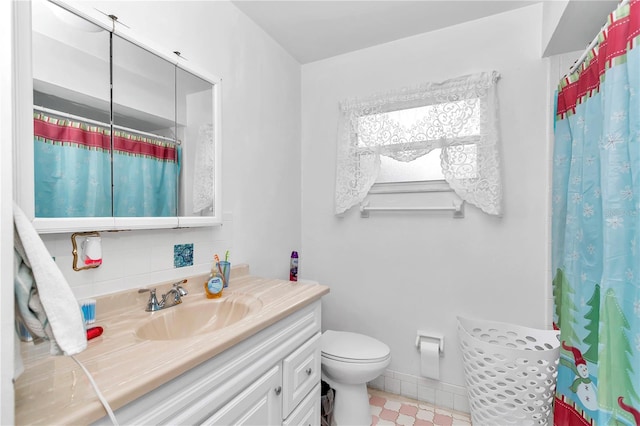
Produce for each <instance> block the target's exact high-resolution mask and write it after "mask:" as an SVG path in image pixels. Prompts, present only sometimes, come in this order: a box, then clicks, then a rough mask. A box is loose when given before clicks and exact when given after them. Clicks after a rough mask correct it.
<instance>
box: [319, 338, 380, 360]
mask: <svg viewBox="0 0 640 426" xmlns="http://www.w3.org/2000/svg"><path fill="white" fill-rule="evenodd" d="M321 347H322V354H323V355H325V356H329V357H331V358H338V359H340V358H341V359H345V360H354V361H363V362H367V361H368V362H373V361H378V360H381V359H385V358H387V357H388V356H389V353H390V352H391V351H390V350H389V346H387V345H385V344H384V343H382V342H381V341H379V340H376V339H374V338H373V337H369V336H365V335H364V334H358V333H350V332H348V331H334V330H327V331H325V332H324V333H323V334H322V343H321Z"/></svg>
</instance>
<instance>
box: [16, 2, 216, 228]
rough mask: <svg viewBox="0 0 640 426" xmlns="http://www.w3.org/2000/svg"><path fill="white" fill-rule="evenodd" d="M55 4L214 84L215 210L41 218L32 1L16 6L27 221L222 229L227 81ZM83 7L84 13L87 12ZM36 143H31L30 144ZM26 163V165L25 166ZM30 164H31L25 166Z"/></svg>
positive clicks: (20, 198) (97, 18)
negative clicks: (36, 195)
mask: <svg viewBox="0 0 640 426" xmlns="http://www.w3.org/2000/svg"><path fill="white" fill-rule="evenodd" d="M46 1H50V2H51V3H54V4H56V5H58V6H60V7H62V8H64V9H66V10H67V11H69V12H71V13H73V14H75V15H77V16H79V17H80V18H82V19H85V20H87V21H89V22H91V23H93V24H95V25H98V26H99V27H101V28H103V29H104V30H106V31H109V32H112V33H114V34H117V35H118V36H119V37H122V38H124V39H125V40H127V41H129V42H131V43H133V44H135V45H137V46H138V47H140V48H142V49H145V50H147V51H149V52H150V53H153V54H154V55H157V56H159V57H160V58H162V59H164V60H166V61H167V62H169V63H171V64H173V65H175V66H176V67H178V68H180V69H182V70H184V71H186V72H188V73H190V74H193V75H195V76H197V77H199V78H201V79H203V80H206V81H208V82H209V83H211V84H212V86H213V90H212V95H213V99H212V102H213V108H214V111H213V117H212V119H213V127H214V140H215V148H214V152H215V154H214V155H215V162H214V211H213V216H177V217H73V218H39V217H35V199H34V176H33V172H34V153H33V101H32V100H33V73H32V60H31V54H32V53H31V52H32V48H31V38H32V37H31V31H32V29H31V28H32V26H31V2H30V1H28V2H19V3H22V6H21V7H17V8H16V18H17V22H18V23H20V24H21V25H17V28H19V30H18V33H17V37H16V38H17V40H16V41H17V44H18V46H19V47H20V48H21V50H20V51H21V52H23V54H21V55H18V56H19V58H17V61H16V68H17V70H18V74H17V75H18V76H19V77H17V78H16V80H17V81H16V82H15V83H16V84H15V91H16V92H15V93H16V98H17V99H18V101H17V103H18V104H19V105H18V108H17V109H18V111H17V116H18V118H17V122H18V124H17V129H18V132H17V133H18V138H17V140H18V141H20V142H17V143H16V150H15V153H16V155H15V156H14V164H16V170H17V172H16V185H15V200H16V202H17V203H18V205H20V206H21V208H22V209H23V211H24V212H25V214H26V215H27V217H29V218H31V219H32V223H33V225H34V227H35V228H36V230H37V231H38V232H39V233H41V234H45V233H64V232H81V231H96V230H98V231H120V230H136V229H168V228H190V227H205V226H219V225H222V182H221V179H222V157H221V155H222V129H221V121H222V119H221V117H222V109H221V98H222V92H221V83H222V80H221V79H220V78H218V77H216V76H213V75H211V74H209V73H207V72H205V71H203V70H202V69H199V68H198V67H196V66H193V65H192V64H189V65H187V64H185V60H184V59H183V58H182V57H181V56H180V55H177V54H175V53H174V52H167V51H165V50H164V49H159V48H156V47H152V45H151V44H150V43H148V42H147V41H146V40H145V41H144V42H142V41H141V39H140V37H136V35H135V33H134V32H133V31H131V30H129V29H128V28H125V27H124V26H122V25H118V24H117V23H116V24H115V25H114V23H113V22H112V21H111V19H110V18H108V17H107V16H103V15H102V14H101V13H99V12H98V11H97V10H96V9H93V8H91V7H89V6H84V7H82V5H81V4H78V5H77V6H75V5H74V6H71V5H69V4H68V3H66V2H64V1H62V0H46ZM81 7H82V9H81ZM30 142H31V143H30ZM21 165H22V167H21ZM24 165H30V166H27V167H24Z"/></svg>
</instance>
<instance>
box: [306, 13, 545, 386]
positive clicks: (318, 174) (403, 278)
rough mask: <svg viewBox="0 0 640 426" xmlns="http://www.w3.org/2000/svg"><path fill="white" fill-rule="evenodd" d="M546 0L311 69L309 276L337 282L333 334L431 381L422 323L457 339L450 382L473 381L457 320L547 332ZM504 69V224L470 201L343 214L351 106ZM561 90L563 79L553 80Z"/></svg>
mask: <svg viewBox="0 0 640 426" xmlns="http://www.w3.org/2000/svg"><path fill="white" fill-rule="evenodd" d="M541 20H542V5H540V4H538V5H534V6H530V7H527V8H523V9H518V10H515V11H512V12H508V13H505V14H501V15H496V16H493V17H489V18H485V19H482V20H478V21H474V22H471V23H467V24H462V25H458V26H455V27H450V28H447V29H443V30H440V31H436V32H432V33H428V34H422V35H418V36H415V37H410V38H406V39H402V40H398V41H395V42H391V43H388V44H383V45H379V46H376V47H372V48H368V49H365V50H361V51H357V52H353V53H349V54H345V55H342V56H338V57H334V58H330V59H327V60H323V61H319V62H315V63H311V64H307V65H304V66H303V67H302V164H303V167H302V181H303V185H302V194H303V196H302V219H303V220H302V246H303V251H302V253H301V260H300V265H301V266H300V269H301V274H302V275H303V276H305V277H309V278H313V279H317V280H319V281H320V282H322V283H323V284H327V285H329V286H331V293H330V294H329V295H328V296H327V297H325V298H324V299H323V327H324V328H325V329H326V328H331V329H338V330H350V331H356V332H362V333H366V334H368V335H371V336H373V337H375V338H377V339H379V340H381V341H383V342H385V343H387V344H388V345H389V346H390V347H391V352H392V361H391V365H390V367H389V368H390V369H392V370H395V371H398V372H402V373H406V374H409V375H414V376H419V375H420V371H419V356H418V352H417V350H416V348H415V346H414V343H415V337H416V331H417V330H418V329H425V330H432V331H434V332H438V333H442V334H444V336H445V346H446V347H445V357H444V358H443V359H442V364H441V368H442V370H441V380H442V382H445V383H450V384H455V385H462V384H463V375H462V374H463V373H462V363H461V356H460V354H459V351H458V348H457V333H456V315H463V316H469V317H476V318H483V319H491V320H498V321H506V322H512V323H518V324H521V325H526V326H532V327H540V328H545V327H548V326H549V324H550V319H549V318H547V317H546V314H545V312H546V309H547V306H546V305H547V299H546V296H547V286H548V285H549V282H550V280H549V272H548V253H549V247H548V245H549V235H548V234H549V226H548V216H549V213H548V198H549V195H548V191H549V189H548V175H549V158H550V154H549V150H550V148H549V144H550V143H549V141H548V139H547V123H548V121H549V120H550V119H551V116H550V115H551V114H550V112H549V110H548V109H547V108H548V96H549V94H548V93H549V91H548V84H547V63H546V60H543V59H540V57H541V55H540V45H541V38H542V34H541V28H542V22H541ZM490 70H497V71H499V72H500V74H501V75H502V78H501V80H500V81H499V83H498V87H499V100H500V119H501V129H502V130H501V134H502V162H503V163H502V164H503V184H504V217H503V218H496V217H491V216H488V215H486V214H484V213H482V212H480V211H479V210H478V209H476V208H474V207H472V206H470V205H467V208H466V217H465V218H464V219H462V220H459V219H453V218H451V216H450V215H441V214H428V213H427V214H407V213H397V214H385V215H382V214H378V215H375V214H373V213H372V214H371V217H370V218H368V219H361V218H360V215H359V213H358V211H357V208H356V209H352V210H351V211H349V212H347V214H346V216H345V217H344V218H337V217H335V216H334V214H333V191H334V181H335V178H334V174H335V167H336V161H335V155H336V129H337V117H338V103H339V101H341V100H342V99H344V98H348V97H353V96H367V95H370V94H374V93H379V92H384V91H387V90H392V89H397V88H401V87H405V86H413V85H417V84H420V83H424V82H438V81H442V80H446V79H448V78H452V77H457V76H460V75H465V74H470V73H475V72H480V71H490ZM554 84H555V83H554Z"/></svg>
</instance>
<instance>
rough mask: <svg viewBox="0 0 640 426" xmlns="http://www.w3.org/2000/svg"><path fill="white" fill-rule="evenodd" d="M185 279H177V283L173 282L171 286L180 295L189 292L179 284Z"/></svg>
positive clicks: (184, 281)
mask: <svg viewBox="0 0 640 426" xmlns="http://www.w3.org/2000/svg"><path fill="white" fill-rule="evenodd" d="M186 282H187V280H182V281H178V282H177V283H173V288H175V289H176V291H177V292H178V293H179V294H180V297H183V296H186V295H187V294H189V292H188V291H187V290H186V289H185V288H184V287H182V286H181V285H180V284H184V283H186Z"/></svg>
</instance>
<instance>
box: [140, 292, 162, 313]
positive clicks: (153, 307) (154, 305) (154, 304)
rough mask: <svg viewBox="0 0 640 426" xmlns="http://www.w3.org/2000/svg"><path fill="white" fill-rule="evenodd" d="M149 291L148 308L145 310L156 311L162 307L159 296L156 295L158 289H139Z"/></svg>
mask: <svg viewBox="0 0 640 426" xmlns="http://www.w3.org/2000/svg"><path fill="white" fill-rule="evenodd" d="M147 291H148V292H149V301H148V302H147V308H146V309H145V311H147V312H155V311H159V310H160V309H162V306H160V303H158V298H157V297H156V289H155V288H141V289H140V290H138V293H145V292H147Z"/></svg>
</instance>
